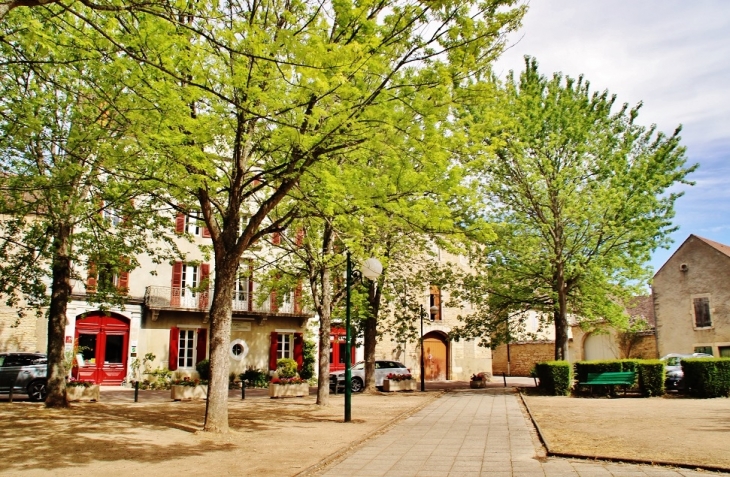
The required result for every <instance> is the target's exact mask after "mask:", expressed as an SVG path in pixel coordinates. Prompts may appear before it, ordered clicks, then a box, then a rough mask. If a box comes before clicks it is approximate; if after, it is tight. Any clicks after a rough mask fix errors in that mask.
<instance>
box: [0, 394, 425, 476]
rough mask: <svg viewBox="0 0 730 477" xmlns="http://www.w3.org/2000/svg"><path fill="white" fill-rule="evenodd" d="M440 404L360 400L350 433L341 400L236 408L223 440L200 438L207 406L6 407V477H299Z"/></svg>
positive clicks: (0, 431) (0, 443) (420, 397)
mask: <svg viewBox="0 0 730 477" xmlns="http://www.w3.org/2000/svg"><path fill="white" fill-rule="evenodd" d="M438 396H439V394H438V393H427V394H425V395H424V394H421V393H393V394H375V395H367V394H357V395H354V396H353V403H352V409H353V411H352V417H353V422H351V423H347V424H345V423H343V422H342V420H343V406H344V403H343V397H342V396H331V405H330V406H327V407H325V408H322V407H320V406H317V405H315V404H314V403H315V398H314V396H310V397H307V398H298V399H296V398H295V399H279V400H273V399H267V398H254V399H246V400H245V401H241V400H231V401H229V413H230V414H229V420H230V425H231V428H232V431H231V433H230V434H229V435H226V436H209V435H207V434H205V433H202V432H198V430H199V429H201V427H202V424H203V422H202V419H203V415H204V410H205V403H204V402H140V403H136V404H135V403H126V402H109V403H105V402H103V400H102V402H100V403H77V404H75V405H74V406H73V407H72V408H71V409H69V410H66V411H59V410H48V409H45V408H44V407H43V406H42V405H38V404H31V403H13V404H8V403H7V402H0V456H2V466H0V475H13V476H28V477H30V476H48V475H53V476H66V475H88V476H95V475H113V474H116V475H124V476H136V475H140V476H141V475H144V476H155V475H170V474H171V473H172V474H187V473H190V472H194V471H195V470H196V469H197V470H198V471H199V472H200V471H202V472H203V473H202V474H200V475H256V476H283V475H296V474H298V473H300V472H302V471H304V470H305V469H307V468H309V467H310V466H313V465H315V464H317V463H318V462H320V461H321V460H322V459H325V458H327V457H328V456H331V455H333V454H336V453H338V452H342V451H344V450H346V449H347V448H349V447H350V446H351V445H353V444H354V443H357V442H359V441H361V440H362V439H363V438H365V437H366V436H368V435H370V434H372V433H374V432H375V431H377V430H378V429H379V428H381V427H382V426H384V425H387V424H388V423H390V422H391V421H392V420H393V419H397V418H398V417H399V416H402V415H404V414H405V413H409V412H410V411H414V410H416V409H419V408H420V407H421V406H423V405H424V404H426V403H427V402H430V401H431V400H432V399H435V398H437V397H438ZM199 472H198V473H199Z"/></svg>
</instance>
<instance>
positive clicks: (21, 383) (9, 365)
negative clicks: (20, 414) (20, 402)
mask: <svg viewBox="0 0 730 477" xmlns="http://www.w3.org/2000/svg"><path fill="white" fill-rule="evenodd" d="M47 363H48V360H47V359H46V355H45V354H41V353H0V394H10V388H11V387H12V388H13V394H15V393H18V394H27V395H28V397H29V398H30V400H31V401H44V400H45V399H46V372H47Z"/></svg>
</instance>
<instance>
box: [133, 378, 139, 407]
mask: <svg viewBox="0 0 730 477" xmlns="http://www.w3.org/2000/svg"><path fill="white" fill-rule="evenodd" d="M138 398H139V381H135V382H134V402H137V401H138Z"/></svg>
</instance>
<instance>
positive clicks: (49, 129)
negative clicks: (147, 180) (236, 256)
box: [0, 11, 159, 407]
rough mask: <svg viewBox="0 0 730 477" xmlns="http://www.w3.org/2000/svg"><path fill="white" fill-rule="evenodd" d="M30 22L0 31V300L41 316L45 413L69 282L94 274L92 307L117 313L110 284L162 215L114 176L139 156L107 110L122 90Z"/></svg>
mask: <svg viewBox="0 0 730 477" xmlns="http://www.w3.org/2000/svg"><path fill="white" fill-rule="evenodd" d="M35 13H36V12H35V11H34V12H31V11H24V15H21V14H18V15H16V16H14V17H13V20H12V21H8V22H4V23H3V24H2V25H1V27H0V28H2V33H0V38H1V39H0V56H2V57H3V58H5V59H6V60H5V61H3V62H2V63H1V64H0V110H2V113H0V189H1V190H2V194H1V195H0V214H2V221H0V262H1V263H2V265H1V266H0V293H2V294H3V295H4V296H5V297H6V298H7V304H8V305H9V306H13V307H15V308H16V309H18V310H19V314H20V316H19V319H22V315H23V314H24V313H25V312H26V311H28V310H31V309H35V310H36V312H38V313H41V310H44V309H45V310H47V311H46V313H47V315H48V388H47V389H48V397H47V400H46V405H47V406H50V407H63V406H66V405H67V401H66V393H65V377H66V376H67V371H68V370H66V369H65V366H64V335H65V326H66V307H67V303H68V301H69V300H70V298H71V291H72V280H73V279H77V280H78V281H84V282H85V281H86V273H87V272H88V273H89V274H93V275H94V276H95V278H96V279H97V280H96V281H97V283H96V286H95V287H94V288H93V289H89V290H86V291H87V293H88V296H89V300H90V301H92V302H95V303H99V304H102V307H103V306H108V304H118V305H122V306H123V303H124V296H125V295H126V290H120V289H119V288H118V287H117V286H116V284H115V283H114V281H113V280H112V277H113V276H114V275H117V276H119V275H120V274H121V273H122V272H128V271H130V270H132V269H133V268H135V266H136V259H135V256H136V254H137V253H141V252H143V251H148V252H151V253H152V252H153V249H154V248H155V247H154V246H153V245H150V244H154V243H159V242H156V238H157V237H156V236H155V234H154V232H153V231H154V230H155V227H156V226H155V223H156V222H157V221H159V215H158V214H157V213H149V208H148V207H147V205H149V201H145V200H142V199H141V198H138V197H139V196H140V194H141V193H142V192H143V191H142V190H141V188H140V185H139V184H132V183H129V182H126V181H124V180H121V179H120V177H119V176H118V175H117V174H116V171H117V170H118V169H120V168H121V169H124V168H125V167H127V166H128V165H129V163H130V162H132V161H136V160H137V157H135V148H134V147H133V144H131V143H130V142H129V141H128V140H127V137H126V133H127V132H128V130H129V129H128V126H129V124H128V122H127V121H126V119H125V117H124V111H123V110H121V109H119V108H120V103H119V102H116V101H115V97H116V96H118V95H120V94H121V93H122V91H121V88H122V86H121V85H119V84H118V83H117V81H116V78H115V75H114V67H113V66H114V65H113V62H112V61H110V60H109V58H108V57H107V58H104V57H102V56H100V55H99V54H98V53H96V52H89V51H88V50H87V49H86V48H85V47H84V45H78V44H76V43H75V42H74V36H73V35H69V34H68V33H67V32H64V31H63V30H60V29H58V28H56V25H55V24H54V23H53V22H49V23H47V24H46V30H45V34H44V35H34V34H28V32H27V31H26V30H25V26H26V25H28V24H31V23H32V22H33V21H34V20H35V17H32V15H35ZM72 26H73V28H78V29H84V28H85V26H84V23H83V22H78V21H77V22H75V23H73V25H72ZM112 103H114V107H112V106H111V105H112ZM134 200H136V203H133V201H134ZM144 210H147V211H148V213H147V214H144V213H143V211H144ZM145 231H146V232H145ZM72 263H73V264H76V267H75V268H74V267H72ZM49 277H50V284H49V282H48V278H49ZM49 285H50V286H49ZM49 289H50V290H49ZM49 291H50V296H49Z"/></svg>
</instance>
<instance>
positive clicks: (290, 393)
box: [269, 383, 309, 399]
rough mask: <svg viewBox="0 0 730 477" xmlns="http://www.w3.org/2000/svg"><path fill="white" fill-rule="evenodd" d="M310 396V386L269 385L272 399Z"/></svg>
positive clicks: (303, 384) (304, 384)
mask: <svg viewBox="0 0 730 477" xmlns="http://www.w3.org/2000/svg"><path fill="white" fill-rule="evenodd" d="M303 396H309V384H307V383H302V384H269V397H270V398H272V399H273V398H284V397H303Z"/></svg>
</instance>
